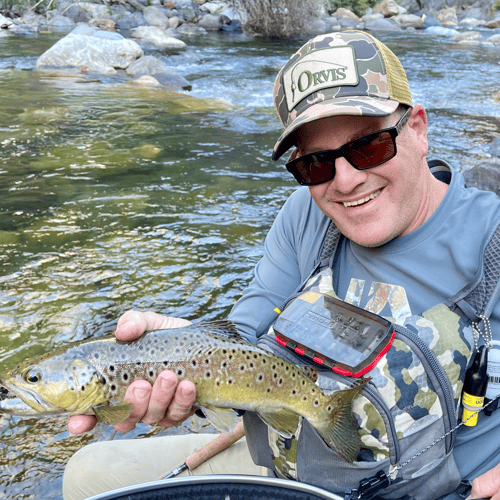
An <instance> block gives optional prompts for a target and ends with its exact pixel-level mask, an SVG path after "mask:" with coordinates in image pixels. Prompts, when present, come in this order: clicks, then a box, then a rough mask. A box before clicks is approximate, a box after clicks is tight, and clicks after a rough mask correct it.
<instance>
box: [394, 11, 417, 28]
mask: <svg viewBox="0 0 500 500" xmlns="http://www.w3.org/2000/svg"><path fill="white" fill-rule="evenodd" d="M391 19H392V20H393V21H394V22H395V23H397V24H399V26H401V27H402V28H415V29H422V27H423V26H424V20H423V19H422V18H421V17H420V16H416V15H415V14H399V15H398V16H394V17H392V18H391Z"/></svg>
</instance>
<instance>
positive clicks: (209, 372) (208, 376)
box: [203, 370, 212, 380]
mask: <svg viewBox="0 0 500 500" xmlns="http://www.w3.org/2000/svg"><path fill="white" fill-rule="evenodd" d="M203 378H204V379H205V380H209V379H211V378H212V370H205V372H204V373H203Z"/></svg>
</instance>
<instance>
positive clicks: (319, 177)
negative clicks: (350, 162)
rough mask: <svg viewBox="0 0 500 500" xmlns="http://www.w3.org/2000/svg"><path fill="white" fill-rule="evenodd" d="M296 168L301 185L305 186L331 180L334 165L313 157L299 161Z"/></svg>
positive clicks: (333, 173) (328, 161)
mask: <svg viewBox="0 0 500 500" xmlns="http://www.w3.org/2000/svg"><path fill="white" fill-rule="evenodd" d="M307 160H309V161H307ZM296 168H297V171H298V172H299V174H300V175H301V177H302V182H301V184H305V185H314V184H321V183H322V182H327V181H329V180H330V179H333V177H334V175H335V165H334V164H333V162H332V161H330V160H320V159H318V158H317V157H315V156H314V157H311V156H308V157H304V160H303V161H300V160H299V161H298V162H297V165H296Z"/></svg>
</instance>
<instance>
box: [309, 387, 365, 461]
mask: <svg viewBox="0 0 500 500" xmlns="http://www.w3.org/2000/svg"><path fill="white" fill-rule="evenodd" d="M369 381H370V379H369V378H365V379H361V380H359V382H358V383H357V384H356V385H355V386H353V387H351V388H349V389H344V390H341V391H336V392H335V393H333V394H332V396H331V398H330V400H329V401H328V402H327V404H326V411H327V412H328V414H329V415H328V418H327V419H323V420H322V421H321V422H320V423H319V425H317V426H314V427H315V429H316V431H317V432H318V434H319V435H320V436H321V437H322V438H323V439H324V440H325V441H326V442H327V444H328V445H329V446H330V448H331V449H332V450H333V451H334V452H335V453H336V454H337V455H338V456H339V457H340V458H341V459H343V460H345V461H346V462H349V463H352V462H354V460H356V457H357V456H358V453H359V450H360V448H361V439H360V437H359V433H358V423H357V421H356V419H355V417H354V415H353V413H352V402H353V399H354V397H355V396H356V395H357V394H358V392H359V391H360V390H361V389H362V388H363V387H364V386H365V385H366V384H367V383H368V382H369Z"/></svg>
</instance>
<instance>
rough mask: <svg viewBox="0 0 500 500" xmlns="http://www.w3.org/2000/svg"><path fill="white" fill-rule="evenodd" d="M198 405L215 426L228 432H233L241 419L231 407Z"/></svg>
mask: <svg viewBox="0 0 500 500" xmlns="http://www.w3.org/2000/svg"><path fill="white" fill-rule="evenodd" d="M198 407H199V408H200V410H201V411H202V412H203V415H205V417H207V420H208V421H209V422H210V423H211V424H212V425H213V426H214V427H216V428H217V429H219V430H220V431H221V432H225V433H226V434H229V433H230V432H232V431H233V430H234V428H235V427H236V425H237V424H238V422H239V421H240V418H239V416H238V414H237V413H236V412H235V411H234V410H232V409H231V408H217V407H215V406H212V405H205V406H201V405H200V406H198Z"/></svg>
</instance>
